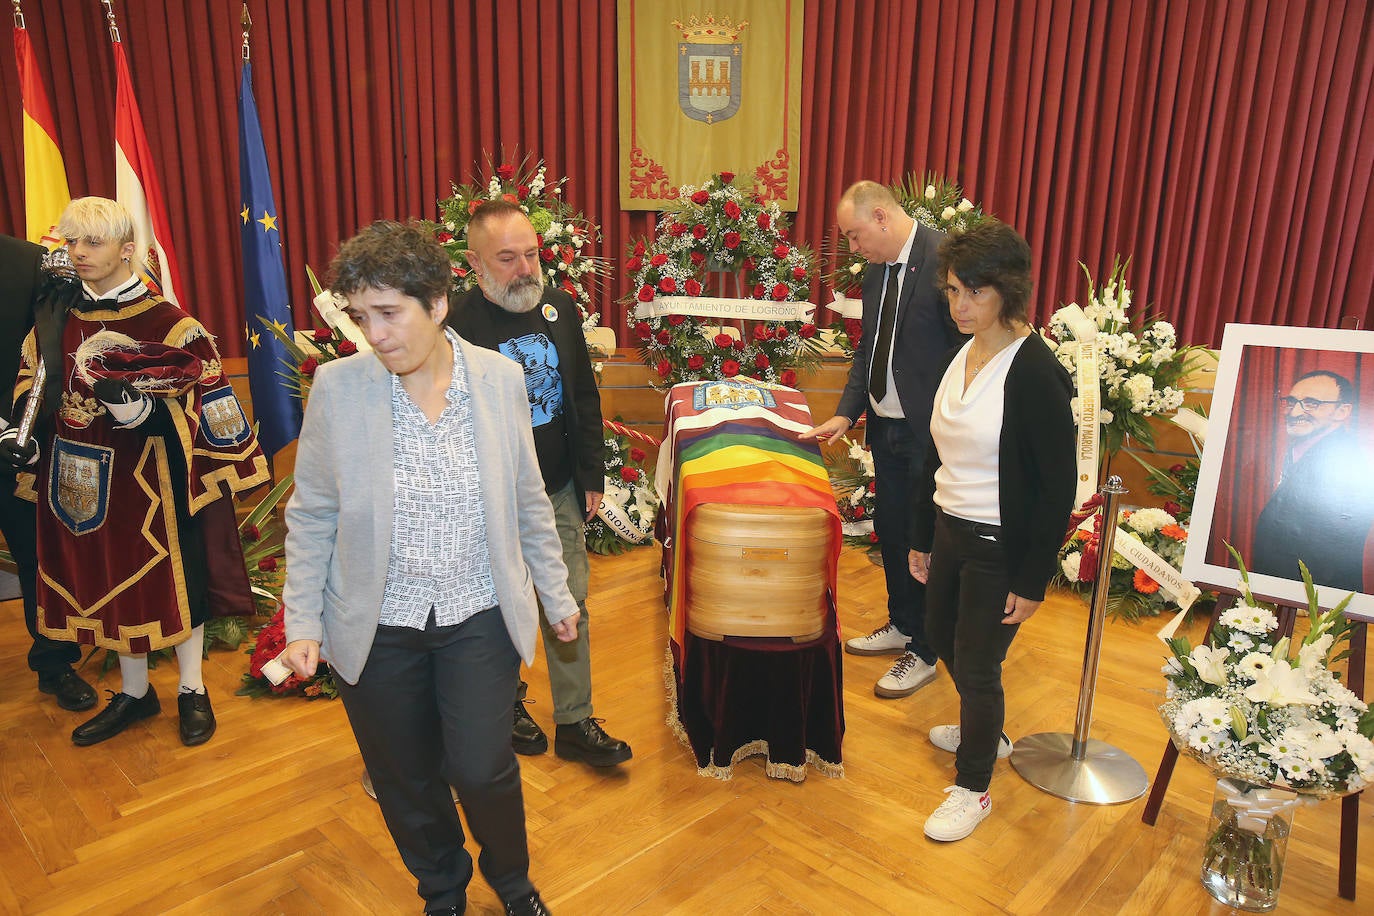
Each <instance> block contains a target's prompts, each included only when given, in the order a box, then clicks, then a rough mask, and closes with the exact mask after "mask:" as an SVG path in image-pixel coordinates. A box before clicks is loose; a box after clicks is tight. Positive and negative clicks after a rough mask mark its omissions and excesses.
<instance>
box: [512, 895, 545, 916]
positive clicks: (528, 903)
mask: <svg viewBox="0 0 1374 916" xmlns="http://www.w3.org/2000/svg"><path fill="white" fill-rule="evenodd" d="M505 904H506V916H552V914H550V913H549V908H548V907H546V906H544V901H543V900H541V899H540V897H539V892H538V891H530V892H529V893H528V894H526V895H525V896H524V897H517V898H516V899H514V900H507V901H505Z"/></svg>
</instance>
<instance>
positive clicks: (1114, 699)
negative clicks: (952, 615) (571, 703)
mask: <svg viewBox="0 0 1374 916" xmlns="http://www.w3.org/2000/svg"><path fill="white" fill-rule="evenodd" d="M841 564H842V565H841V582H842V586H841V596H840V597H841V602H840V603H841V620H842V624H843V626H844V628H845V630H846V633H847V634H848V635H853V634H855V633H860V632H867V631H868V630H869V629H872V628H873V627H875V626H877V625H880V624H881V623H882V622H883V621H884V619H885V617H886V614H885V611H884V609H883V608H884V603H883V599H882V579H881V571H880V570H878V569H877V568H876V567H874V566H872V565H871V564H870V563H869V562H868V561H867V560H866V558H865V557H864V555H863V554H862V552H860V551H855V550H846V551H845V553H844V556H843V557H842V560H841ZM657 565H658V561H657V551H656V550H655V549H652V548H645V549H642V550H638V551H635V552H634V553H632V554H630V555H628V556H625V557H618V558H593V563H592V588H591V594H592V602H591V603H592V622H593V628H592V630H593V636H592V639H593V646H594V656H593V658H594V662H593V664H594V672H595V683H596V709H597V713H598V714H599V715H601V716H603V717H605V719H606V725H607V727H608V729H609V730H610V731H611V732H612V734H615V735H617V736H620V737H624V738H626V739H627V740H629V741H630V742H631V743H632V744H633V746H634V752H635V758H634V760H633V761H632V762H630V763H629V764H628V765H626V766H624V767H622V768H620V769H619V770H617V771H614V772H611V773H601V772H598V771H595V770H592V769H590V768H586V767H583V766H580V765H577V764H571V763H567V762H564V761H562V760H559V759H558V758H557V757H555V756H553V754H552V753H551V752H550V753H549V754H546V755H544V756H542V757H536V758H522V769H523V779H524V786H525V801H526V807H527V818H528V825H529V835H530V845H531V852H532V857H533V871H532V874H533V877H534V880H535V882H536V883H537V884H538V886H539V887H540V889H541V891H542V892H543V895H544V897H545V899H546V901H547V902H548V903H549V905H550V907H551V908H552V909H553V910H554V912H556V913H558V914H560V916H567V914H578V916H580V914H601V913H606V914H622V913H634V914H661V913H681V914H700V913H712V914H715V913H723V914H743V913H755V914H766V913H817V914H850V913H854V914H868V913H915V912H920V913H923V914H942V913H970V914H981V913H1014V914H1031V913H1052V914H1072V913H1083V914H1109V913H1140V914H1176V913H1199V912H1203V913H1210V912H1217V913H1220V912H1225V911H1226V909H1225V908H1224V907H1221V906H1217V905H1213V904H1211V902H1210V898H1208V897H1207V895H1206V894H1205V892H1204V891H1203V890H1202V888H1201V886H1200V885H1199V883H1198V867H1199V861H1200V848H1201V842H1202V834H1203V830H1204V827H1205V816H1206V811H1207V806H1208V803H1209V800H1210V793H1211V785H1212V780H1211V779H1210V778H1209V777H1208V776H1207V774H1206V772H1205V771H1204V770H1203V769H1202V768H1201V767H1200V766H1198V765H1197V764H1194V763H1191V762H1189V761H1186V760H1185V761H1181V762H1180V764H1179V767H1178V770H1177V772H1176V773H1175V775H1174V780H1173V784H1172V786H1171V788H1170V791H1169V795H1168V797H1167V800H1166V802H1165V806H1164V810H1163V813H1162V814H1161V816H1160V819H1159V824H1158V826H1156V827H1154V828H1150V827H1146V826H1145V825H1143V824H1142V823H1141V822H1140V810H1141V805H1142V804H1143V801H1136V802H1133V803H1130V804H1125V805H1117V806H1109V807H1095V806H1089V805H1073V804H1069V803H1067V802H1064V801H1061V800H1059V799H1057V798H1054V797H1052V796H1049V795H1046V794H1044V793H1042V792H1041V791H1039V790H1038V789H1035V788H1034V787H1032V786H1030V785H1029V784H1028V783H1026V782H1024V781H1023V780H1022V779H1021V778H1020V777H1019V776H1018V775H1017V774H1016V773H1015V771H1014V770H1012V768H1011V767H1010V765H1009V764H1007V763H1005V762H1002V763H999V764H998V767H997V772H996V775H995V777H994V781H993V806H994V807H993V814H992V816H991V817H990V818H989V819H988V820H986V821H985V822H984V823H983V824H982V825H981V826H980V827H979V828H978V830H977V831H976V832H975V833H974V834H973V836H971V837H970V838H968V839H967V840H964V841H963V842H960V843H955V844H950V845H941V844H937V843H933V842H931V841H928V840H926V839H925V838H924V837H923V836H922V834H921V825H922V823H923V821H924V819H925V817H926V815H927V814H928V813H929V812H930V811H931V810H933V809H934V808H935V806H936V805H937V804H938V803H939V802H940V800H941V799H942V797H943V796H942V794H941V790H942V789H943V788H944V787H945V786H947V785H949V784H950V783H951V782H952V758H951V757H949V756H948V755H946V754H943V753H941V752H940V751H937V750H935V749H934V748H933V747H931V746H930V744H929V743H928V742H927V741H926V731H927V730H928V729H929V728H930V727H931V726H933V725H936V724H940V723H942V722H949V721H955V710H956V708H957V697H956V694H955V691H954V688H953V686H952V684H951V683H950V681H949V679H948V677H947V676H945V675H944V674H943V672H942V674H941V676H940V678H939V679H938V680H937V681H936V682H935V683H933V684H932V685H930V686H928V687H926V688H925V689H923V690H922V691H920V692H919V693H917V694H916V695H914V696H912V697H910V698H907V699H905V700H896V701H891V700H879V699H877V698H875V697H874V696H873V693H872V686H873V682H874V681H875V680H876V679H877V678H878V677H879V676H880V675H881V674H882V673H883V671H884V670H885V669H886V666H887V665H888V663H889V660H888V659H886V658H856V657H853V656H846V657H845V701H846V702H845V705H846V710H845V711H846V714H847V721H848V731H847V734H846V741H845V744H844V754H845V777H844V778H842V779H828V778H826V777H824V776H821V775H820V774H818V773H815V772H811V773H810V774H809V776H808V778H807V779H806V781H805V782H804V783H802V784H792V783H787V782H782V781H777V780H772V779H768V778H766V777H765V775H764V772H763V767H762V764H761V762H760V758H753V759H752V760H749V761H745V762H743V763H741V764H740V765H739V766H737V767H736V774H735V778H734V779H733V780H731V781H728V782H727V781H720V780H715V779H709V778H703V777H701V776H699V775H697V773H696V769H695V766H694V764H693V761H692V758H691V756H690V754H689V753H688V752H687V750H686V749H685V748H684V747H683V746H682V745H681V744H679V742H678V740H677V739H676V738H675V737H674V736H673V734H672V733H671V732H670V731H669V729H668V727H667V726H666V724H665V715H666V712H667V703H666V699H665V691H664V683H663V659H664V646H665V640H666V635H665V632H666V620H665V615H664V613H663V605H662V601H661V591H660V585H659V580H658V578H657ZM1085 623H1086V611H1085V609H1084V608H1083V606H1082V604H1081V603H1080V602H1078V601H1076V600H1073V599H1067V598H1058V599H1054V600H1052V601H1051V602H1050V603H1047V604H1046V606H1045V607H1044V608H1043V609H1042V610H1041V611H1040V613H1039V614H1038V615H1037V616H1036V617H1035V618H1034V619H1033V620H1032V621H1031V623H1030V624H1029V625H1027V626H1026V627H1023V629H1022V632H1021V634H1020V636H1019V637H1018V640H1017V643H1016V644H1015V645H1014V646H1013V648H1012V655H1011V658H1010V659H1009V660H1008V663H1007V666H1006V674H1005V681H1006V684H1007V686H1008V700H1007V708H1008V724H1007V730H1008V732H1009V733H1010V734H1011V735H1012V736H1013V738H1014V737H1016V736H1018V735H1025V734H1031V733H1035V732H1041V731H1062V732H1069V731H1072V729H1073V715H1074V709H1075V703H1076V699H1077V690H1078V681H1079V672H1080V669H1081V664H1082V655H1083V640H1084V633H1085ZM1154 629H1155V625H1153V624H1145V625H1140V626H1132V625H1123V624H1110V625H1109V626H1108V628H1107V631H1106V638H1105V644H1104V650H1103V655H1102V665H1101V675H1100V680H1099V690H1098V694H1097V703H1096V716H1095V722H1094V726H1093V731H1092V734H1093V736H1094V737H1096V738H1100V739H1102V740H1104V741H1108V742H1110V743H1112V744H1115V745H1117V746H1118V747H1121V748H1123V749H1124V750H1126V751H1127V752H1129V753H1130V754H1131V755H1132V756H1134V757H1135V759H1136V760H1137V761H1139V762H1140V763H1141V765H1142V766H1144V768H1145V769H1146V771H1147V773H1149V774H1151V776H1153V773H1154V769H1155V766H1156V764H1157V763H1158V760H1159V754H1160V751H1161V750H1162V748H1163V745H1164V731H1163V727H1162V726H1161V725H1160V723H1159V721H1158V719H1157V717H1156V715H1155V712H1154V707H1155V705H1156V703H1157V702H1158V701H1159V697H1160V694H1161V692H1162V685H1163V679H1162V677H1161V675H1160V674H1159V666H1160V664H1161V661H1162V652H1163V650H1162V646H1161V645H1160V644H1159V643H1158V642H1157V641H1156V640H1155V639H1154V637H1153V635H1152V633H1153V630H1154ZM26 639H27V637H26V635H25V633H24V630H23V626H22V620H21V616H20V609H19V604H18V602H17V601H13V602H7V603H0V911H3V912H5V913H25V914H29V913H33V914H37V913H96V912H98V913H101V914H104V916H113V914H117V913H130V914H161V913H188V914H205V913H226V914H277V913H282V914H286V913H289V914H312V913H323V914H331V916H347V914H374V916H384V914H391V913H417V912H419V910H420V905H419V898H417V897H416V896H415V894H414V884H413V881H412V879H411V878H410V876H409V874H407V873H406V871H405V869H404V868H403V867H402V865H401V863H400V859H399V858H398V856H397V854H396V851H395V848H394V847H393V846H392V843H391V839H390V837H389V836H388V834H387V832H386V828H385V826H384V825H383V823H382V818H381V816H380V814H379V812H378V810H377V807H376V805H375V804H374V803H373V802H372V801H371V800H370V799H368V798H367V796H366V795H364V794H363V791H362V788H361V786H360V784H359V778H358V777H359V773H360V768H361V764H360V762H359V759H358V753H357V748H356V746H355V745H354V743H353V738H352V735H351V733H350V732H349V729H348V724H347V721H346V718H345V716H344V711H343V707H342V705H341V704H339V703H337V702H328V701H315V702H306V701H303V700H250V699H247V698H244V697H238V696H234V694H233V691H234V689H235V688H236V686H237V684H238V679H239V676H240V675H241V674H242V672H243V671H244V670H245V668H246V662H247V659H246V656H243V655H239V654H235V653H228V652H215V653H213V654H212V655H211V657H210V659H209V660H208V661H207V665H206V671H207V681H208V682H209V684H210V689H211V692H212V696H213V699H214V703H215V710H216V713H217V715H218V717H219V732H218V734H217V735H216V737H215V738H214V739H213V740H212V741H211V742H210V743H209V744H207V745H205V746H203V747H201V748H184V747H182V746H181V744H180V743H179V742H178V740H177V736H176V715H175V703H169V702H167V700H169V699H170V698H172V697H174V693H175V689H176V674H175V671H174V670H173V669H172V666H171V665H170V664H168V665H165V666H162V667H159V668H158V669H156V670H154V671H153V683H154V684H155V686H156V687H157V688H158V690H159V692H160V694H161V695H162V696H163V698H164V712H163V714H162V715H161V716H158V717H155V718H153V719H150V720H148V721H146V722H143V723H140V724H139V725H137V726H135V727H134V728H132V729H130V730H129V731H128V732H126V733H125V734H124V735H121V736H119V737H118V738H116V739H114V740H111V741H108V742H106V743H104V744H101V745H97V746H96V747H91V748H84V749H83V748H78V747H75V746H73V745H72V743H71V741H70V739H69V733H70V731H71V729H72V728H73V727H74V726H75V725H77V724H78V723H79V722H81V721H83V720H84V719H85V718H86V717H87V715H89V714H86V713H81V714H74V713H67V712H63V711H62V710H60V709H58V708H57V706H56V704H55V703H54V702H53V701H52V699H51V698H50V697H46V696H42V695H40V694H38V693H37V692H36V690H35V686H34V680H33V677H32V675H31V674H30V673H29V671H28V670H27V667H26V664H25V660H24V653H25V651H26V648H27V642H26ZM532 674H533V676H532V677H530V678H528V679H529V680H530V683H531V695H532V696H533V697H534V698H535V699H536V701H537V702H536V705H534V706H533V707H532V712H533V714H534V715H535V717H536V718H537V719H539V720H540V721H541V722H542V723H543V724H544V725H545V726H546V727H550V726H551V722H550V719H549V708H550V707H549V699H548V680H547V678H546V677H545V676H544V674H543V671H542V663H541V665H540V666H539V667H537V668H536V670H535V671H534V672H532ZM99 686H100V687H102V688H105V687H113V686H114V681H113V680H112V679H107V680H106V681H103V682H100V684H99ZM102 698H103V694H102ZM1370 810H1371V805H1369V804H1366V805H1364V807H1363V810H1362V814H1361V818H1360V825H1361V830H1362V832H1363V833H1364V834H1365V837H1364V844H1363V849H1364V853H1365V854H1364V855H1363V856H1362V860H1363V861H1362V864H1361V867H1360V870H1359V890H1358V894H1359V902H1358V903H1351V902H1348V901H1345V900H1342V899H1340V898H1339V897H1338V896H1337V893H1336V837H1337V830H1338V812H1339V806H1338V805H1337V804H1335V803H1324V804H1320V805H1315V806H1310V807H1306V808H1303V809H1302V810H1301V811H1300V812H1299V814H1298V817H1297V823H1296V828H1295V831H1294V834H1293V838H1292V843H1291V845H1290V850H1289V856H1288V870H1287V873H1286V875H1285V879H1284V885H1283V890H1282V899H1281V902H1280V907H1279V911H1280V912H1283V913H1294V914H1297V913H1337V914H1343V913H1349V914H1354V913H1357V912H1370V907H1371V906H1374V863H1371V855H1370V853H1369V850H1370V849H1372V848H1374V818H1371V816H1370ZM469 912H472V913H496V912H499V905H498V902H497V900H496V898H495V896H494V895H493V894H492V892H491V890H490V889H489V888H488V887H487V886H486V885H485V884H484V883H482V881H481V880H480V879H478V880H476V881H474V882H473V886H472V887H471V888H470V908H469Z"/></svg>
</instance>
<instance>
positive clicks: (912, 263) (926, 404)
mask: <svg viewBox="0 0 1374 916" xmlns="http://www.w3.org/2000/svg"><path fill="white" fill-rule="evenodd" d="M944 238H945V236H944V233H943V232H936V231H935V230H934V229H930V228H928V227H926V226H922V225H920V224H919V223H918V224H917V226H916V238H915V239H914V240H913V242H912V244H911V256H910V257H909V258H908V259H907V262H906V274H905V276H904V278H903V280H902V295H901V302H900V303H899V304H898V309H897V327H896V328H895V329H894V338H893V346H892V377H893V378H894V379H895V380H896V384H897V398H898V400H900V401H901V404H902V413H903V414H904V415H905V416H906V419H907V423H908V424H910V426H911V431H912V433H914V434H915V436H916V441H917V442H926V441H928V439H929V437H930V405H931V402H932V401H934V400H935V389H936V388H938V387H939V386H940V375H941V369H940V366H941V363H942V361H943V359H944V355H945V353H946V352H947V351H948V350H949V348H950V347H953V346H955V345H957V344H959V343H961V342H963V341H964V340H966V339H967V338H965V337H964V336H963V335H961V334H960V333H959V329H958V328H957V327H956V326H955V324H954V319H953V318H951V317H950V314H949V306H948V304H947V303H946V301H945V297H944V294H943V293H941V292H939V291H938V290H936V288H935V271H936V268H937V267H938V266H939V265H938V258H937V256H936V251H937V250H938V249H939V247H940V242H942V241H944ZM886 270H887V265H886V264H870V265H869V266H868V270H867V271H865V273H864V285H863V303H864V312H863V337H862V339H861V340H860V341H859V349H858V350H857V351H855V353H854V363H853V365H851V366H850V367H849V380H848V381H847V382H846V383H845V386H844V392H843V393H842V394H841V395H840V403H839V405H838V406H837V407H836V408H835V413H837V414H839V415H840V416H842V417H847V418H848V419H849V421H850V422H851V423H853V422H855V421H857V420H858V419H859V417H861V416H863V414H864V412H865V411H866V410H868V407H869V404H868V375H869V367H870V365H871V364H872V361H873V345H874V340H875V338H876V337H877V336H878V311H879V309H880V308H881V307H882V298H883V273H884V272H885V271H886Z"/></svg>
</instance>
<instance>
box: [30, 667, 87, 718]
mask: <svg viewBox="0 0 1374 916" xmlns="http://www.w3.org/2000/svg"><path fill="white" fill-rule="evenodd" d="M38 690H39V691H40V692H41V693H51V694H52V695H53V696H55V697H57V705H58V706H61V707H62V708H63V709H67V710H70V711H72V712H80V711H81V710H83V709H90V708H91V707H92V706H94V705H95V688H93V687H92V686H91V685H90V684H87V683H86V682H85V681H83V680H82V679H81V675H79V674H77V673H76V672H75V671H73V670H72V668H71V665H68V666H67V667H65V668H63V669H62V670H61V671H58V672H56V673H55V674H40V675H38Z"/></svg>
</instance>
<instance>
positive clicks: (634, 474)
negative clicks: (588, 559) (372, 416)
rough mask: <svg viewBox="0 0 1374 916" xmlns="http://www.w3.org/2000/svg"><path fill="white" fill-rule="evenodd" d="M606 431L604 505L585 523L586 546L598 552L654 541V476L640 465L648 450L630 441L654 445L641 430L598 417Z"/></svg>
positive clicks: (655, 511)
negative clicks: (637, 430)
mask: <svg viewBox="0 0 1374 916" xmlns="http://www.w3.org/2000/svg"><path fill="white" fill-rule="evenodd" d="M601 423H602V426H603V427H605V431H606V438H605V442H606V449H605V456H606V458H605V462H606V464H605V468H606V471H605V474H606V492H605V493H603V494H602V501H603V503H604V505H602V507H601V508H600V509H599V510H598V511H597V514H596V515H595V516H593V517H592V520H591V521H589V522H587V525H586V537H587V549H588V550H590V551H591V552H592V553H598V554H603V555H605V554H620V553H624V552H625V551H627V550H629V549H630V548H631V547H643V546H647V545H649V544H652V543H653V542H654V539H653V530H654V519H655V518H656V516H657V515H658V496H657V494H656V493H655V492H654V478H653V474H652V473H651V472H650V471H649V468H648V467H647V466H646V465H645V464H644V461H645V459H646V458H647V457H648V453H647V452H645V451H644V449H642V448H640V446H639V445H637V444H636V443H635V442H634V441H632V440H638V441H639V442H642V443H644V444H649V445H657V444H658V442H657V441H656V440H654V439H653V438H652V437H650V436H646V435H645V434H644V433H641V432H636V431H635V430H633V429H630V428H629V427H627V426H624V425H622V424H620V423H618V422H615V421H612V420H602V421H601Z"/></svg>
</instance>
